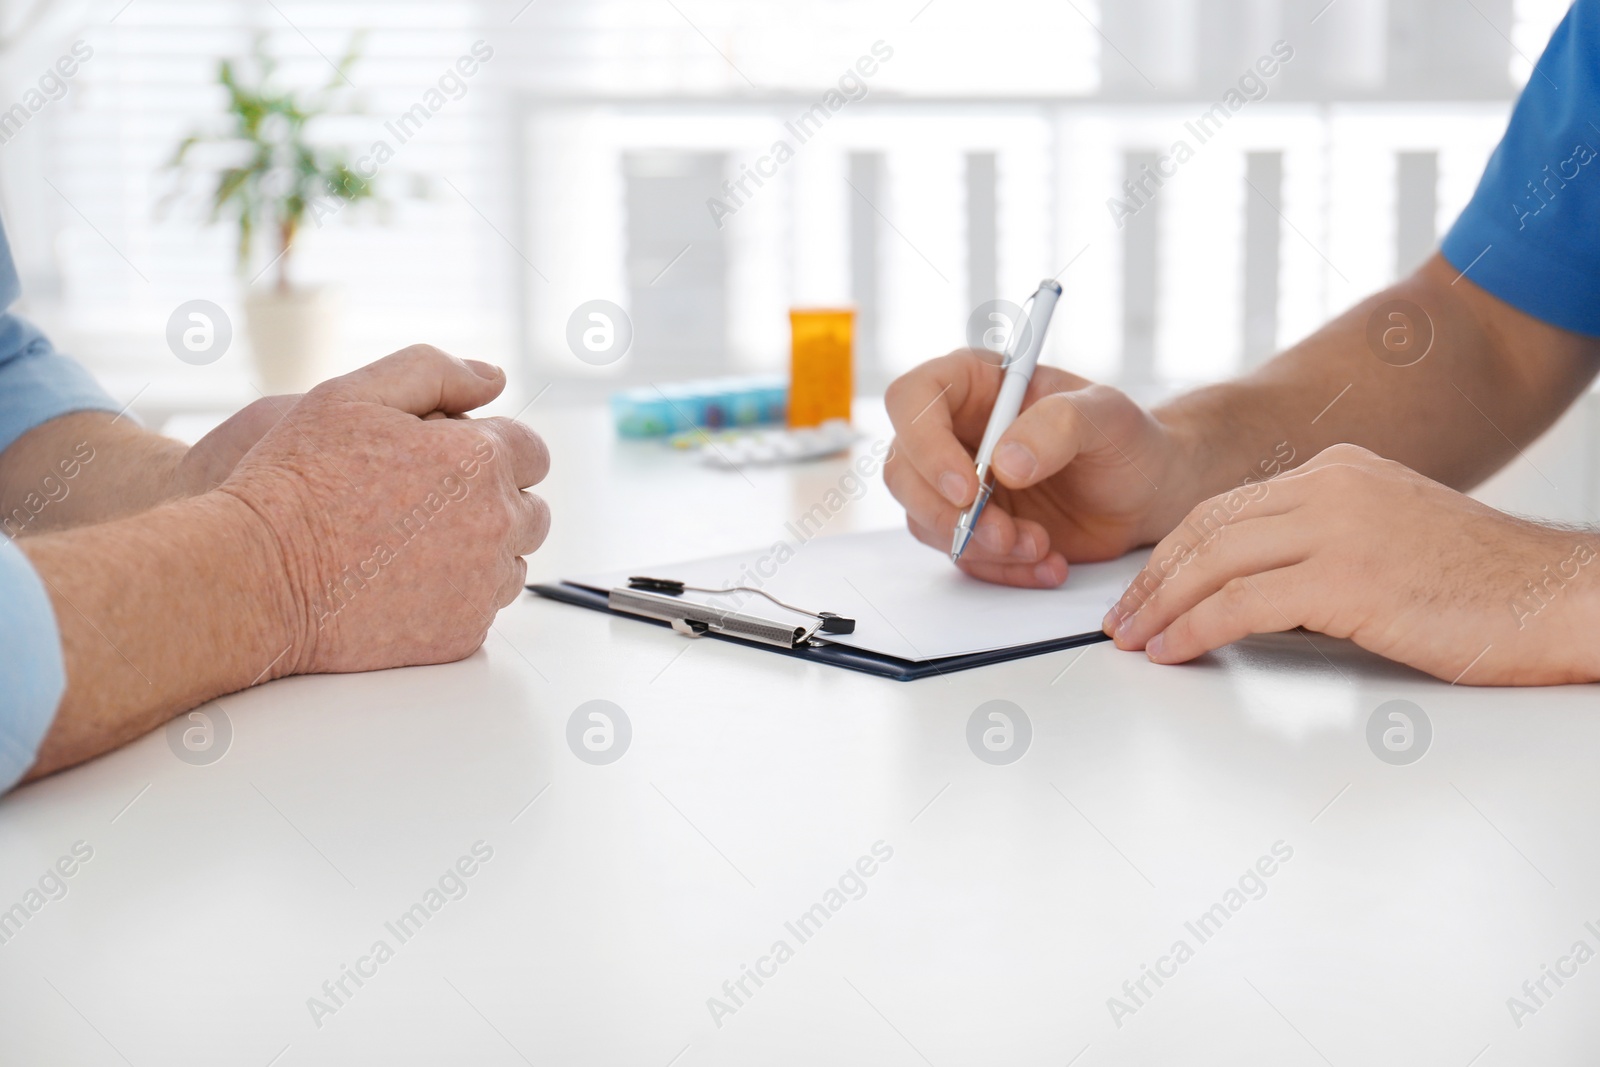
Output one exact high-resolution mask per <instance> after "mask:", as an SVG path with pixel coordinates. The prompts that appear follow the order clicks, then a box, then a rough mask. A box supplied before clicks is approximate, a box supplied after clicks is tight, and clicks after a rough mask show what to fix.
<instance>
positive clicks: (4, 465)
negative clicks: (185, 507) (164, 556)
mask: <svg viewBox="0 0 1600 1067" xmlns="http://www.w3.org/2000/svg"><path fill="white" fill-rule="evenodd" d="M186 451H187V448H186V447H185V446H184V445H182V444H180V443H179V442H177V441H173V440H171V439H169V438H166V437H162V436H161V435H159V434H154V433H151V432H150V431H148V430H145V429H144V428H142V427H140V426H138V425H136V424H135V423H133V422H132V421H131V420H129V419H117V418H114V417H113V416H112V415H110V414H108V413H106V412H103V411H81V412H75V413H73V414H70V415H63V416H61V417H60V418H58V419H52V420H50V421H49V422H46V423H44V424H43V425H40V426H36V427H34V428H33V429H32V430H29V431H28V432H27V433H25V434H23V435H22V436H21V437H20V438H18V439H17V441H16V442H15V443H14V444H12V446H11V447H10V448H8V449H6V450H5V452H3V453H0V531H3V532H4V533H5V535H6V536H9V537H20V536H31V535H34V534H39V533H44V532H47V531H50V530H63V529H67V528H68V527H72V526H79V525H83V524H85V523H91V522H105V521H107V520H110V519H115V518H119V517H121V516H124V515H130V514H133V513H135V512H139V511H143V510H144V509H146V508H150V507H154V506H156V505H157V504H160V503H163V502H165V501H167V500H171V499H173V498H175V497H176V496H177V495H178V490H177V488H176V485H175V482H174V478H173V473H174V471H175V470H176V469H177V466H178V463H179V461H180V460H181V459H182V458H183V456H184V453H185V452H186Z"/></svg>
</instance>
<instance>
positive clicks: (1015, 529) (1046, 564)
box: [884, 350, 1181, 588]
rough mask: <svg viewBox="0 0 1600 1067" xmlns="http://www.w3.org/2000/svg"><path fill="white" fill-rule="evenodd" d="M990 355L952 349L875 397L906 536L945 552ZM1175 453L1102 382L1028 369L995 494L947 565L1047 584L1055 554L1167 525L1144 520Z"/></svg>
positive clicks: (996, 374)
mask: <svg viewBox="0 0 1600 1067" xmlns="http://www.w3.org/2000/svg"><path fill="white" fill-rule="evenodd" d="M1000 381H1001V372H1000V369H999V366H998V365H997V363H996V357H995V356H994V354H993V353H980V352H977V351H973V350H963V351H959V352H953V353H951V354H950V355H948V356H943V357H941V358H939V359H935V360H930V361H929V362H927V363H924V364H922V365H921V366H919V367H917V368H915V369H913V370H911V371H909V372H907V373H906V374H904V375H902V376H901V377H900V378H898V379H896V380H895V381H894V382H893V383H892V384H891V385H890V386H889V389H888V392H887V393H886V394H885V396H884V403H885V405H886V406H887V407H888V409H889V418H890V420H891V421H892V422H893V423H894V428H895V441H894V451H893V453H892V455H891V457H890V459H889V461H888V463H887V464H885V467H884V481H885V483H886V484H887V485H888V487H889V491H890V492H891V493H893V494H894V497H895V499H896V500H898V501H900V503H901V504H902V505H904V507H905V509H906V525H907V526H908V527H910V529H911V532H912V533H913V534H914V535H916V537H917V539H918V540H920V541H922V542H923V543H925V544H927V545H930V546H931V547H933V548H936V549H938V550H939V551H940V552H944V553H948V552H949V551H950V540H951V537H952V535H953V534H954V532H955V524H956V518H957V516H958V515H959V514H960V512H961V509H962V508H964V507H965V506H967V505H968V504H970V503H971V502H972V501H973V499H974V498H975V497H976V495H977V492H978V479H977V475H976V473H975V472H974V470H973V454H974V453H975V452H976V451H977V448H978V443H979V442H980V441H981V440H982V439H983V431H984V428H985V426H986V425H987V424H988V421H989V413H990V412H991V411H992V410H993V408H994V402H995V398H996V396H997V395H998V394H999V391H1000ZM1180 451H1181V449H1180V446H1179V445H1178V444H1177V442H1176V441H1175V439H1174V437H1173V435H1172V433H1171V432H1170V431H1169V430H1168V429H1167V428H1166V427H1165V426H1163V425H1162V424H1161V423H1160V422H1158V421H1157V420H1156V418H1155V417H1154V416H1153V415H1151V414H1150V413H1149V412H1148V411H1146V410H1144V409H1143V408H1141V407H1140V406H1139V405H1137V404H1135V403H1134V402H1133V401H1132V400H1130V399H1129V398H1128V397H1127V396H1126V395H1124V394H1123V393H1121V392H1119V391H1118V390H1116V389H1113V388H1111V387H1110V386H1105V385H1096V384H1094V383H1091V382H1089V381H1087V380H1085V379H1083V378H1079V377H1078V376H1077V375H1074V374H1068V373H1067V372H1066V371H1062V370H1057V369H1056V368H1053V367H1039V368H1038V369H1037V370H1036V371H1035V372H1034V375H1033V380H1032V382H1031V383H1030V384H1029V386H1028V392H1027V394H1026V395H1025V396H1024V397H1023V401H1022V413H1021V415H1019V416H1018V418H1017V420H1016V422H1014V423H1013V424H1012V426H1011V428H1010V429H1009V430H1008V431H1006V434H1005V436H1004V437H1002V438H1001V439H1000V443H999V446H998V447H997V448H996V450H995V463H994V469H995V476H996V482H995V490H994V494H993V495H992V496H991V497H990V499H989V503H988V504H987V505H986V506H985V507H984V510H983V514H982V516H981V517H980V518H979V520H978V526H977V529H976V530H975V531H974V533H973V539H972V542H971V543H970V544H969V545H968V547H967V550H966V551H965V552H964V553H962V556H961V561H960V563H959V566H960V567H961V569H962V570H964V571H966V572H967V573H968V574H971V575H973V576H974V577H977V578H982V579H984V580H986V581H991V582H1002V583H1005V584H1007V585H1020V586H1031V587H1045V588H1048V587H1054V586H1058V585H1060V584H1061V583H1062V582H1063V581H1064V580H1065V579H1066V576H1067V560H1068V559H1071V560H1076V561H1085V562H1086V561H1091V560H1102V559H1112V558H1115V557H1116V556H1120V555H1121V554H1123V553H1124V552H1127V551H1128V550H1129V549H1131V548H1134V547H1136V546H1138V545H1141V544H1149V543H1150V542H1152V541H1154V540H1155V539H1156V538H1157V537H1159V536H1161V534H1163V533H1165V532H1166V531H1167V529H1169V528H1170V524H1168V525H1166V526H1163V525H1161V520H1160V518H1159V516H1157V515H1155V514H1154V512H1155V508H1156V504H1157V502H1158V490H1157V485H1158V484H1166V483H1167V482H1168V480H1169V477H1170V472H1171V470H1172V468H1173V466H1174V465H1175V463H1176V461H1177V459H1178V456H1179V453H1180Z"/></svg>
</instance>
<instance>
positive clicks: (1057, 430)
mask: <svg viewBox="0 0 1600 1067" xmlns="http://www.w3.org/2000/svg"><path fill="white" fill-rule="evenodd" d="M1143 418H1144V413H1143V411H1142V409H1141V408H1140V407H1139V405H1137V404H1135V403H1134V402H1133V401H1132V400H1131V399H1129V397H1128V396H1127V394H1125V393H1123V392H1121V391H1120V390H1117V389H1113V388H1112V387H1110V386H1108V385H1095V384H1087V383H1086V384H1085V386H1084V387H1083V388H1076V389H1070V390H1064V391H1061V392H1055V393H1050V394H1048V395H1046V396H1043V397H1040V398H1039V400H1038V401H1036V402H1035V403H1033V404H1032V405H1030V406H1029V407H1027V408H1026V409H1024V410H1023V412H1022V414H1021V415H1019V416H1017V421H1016V422H1014V423H1012V424H1011V427H1010V429H1008V430H1006V432H1005V434H1004V435H1003V436H1002V437H1001V438H1000V442H999V444H998V445H996V446H995V450H994V469H995V474H996V476H997V477H998V478H999V480H1000V482H1001V484H1003V485H1005V486H1007V487H1009V488H1012V489H1024V488H1026V487H1028V486H1030V485H1034V484H1035V483H1037V482H1042V481H1044V480H1045V479H1046V478H1048V477H1050V476H1051V475H1053V474H1055V473H1057V472H1058V471H1060V470H1061V469H1062V468H1063V467H1065V466H1066V465H1067V464H1069V463H1071V462H1072V461H1073V460H1074V459H1076V458H1077V457H1078V456H1079V455H1081V454H1083V453H1085V452H1093V451H1096V450H1098V449H1102V448H1106V447H1108V446H1109V447H1116V444H1115V441H1116V439H1117V438H1118V437H1119V436H1126V433H1127V431H1128V429H1129V427H1130V425H1136V424H1138V423H1140V422H1142V421H1143Z"/></svg>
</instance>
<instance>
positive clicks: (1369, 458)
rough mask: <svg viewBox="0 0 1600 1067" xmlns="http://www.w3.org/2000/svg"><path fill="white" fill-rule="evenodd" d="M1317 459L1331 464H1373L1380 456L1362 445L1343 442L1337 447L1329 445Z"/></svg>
mask: <svg viewBox="0 0 1600 1067" xmlns="http://www.w3.org/2000/svg"><path fill="white" fill-rule="evenodd" d="M1317 458H1318V459H1321V460H1325V461H1327V462H1329V463H1371V462H1373V461H1374V460H1376V459H1377V458H1378V456H1377V455H1376V454H1375V453H1373V452H1371V451H1369V450H1368V449H1365V448H1362V447H1361V446H1360V445H1355V444H1351V443H1350V442H1348V441H1341V442H1339V443H1338V444H1336V445H1329V446H1328V447H1327V448H1324V449H1323V450H1322V451H1321V452H1318V453H1317Z"/></svg>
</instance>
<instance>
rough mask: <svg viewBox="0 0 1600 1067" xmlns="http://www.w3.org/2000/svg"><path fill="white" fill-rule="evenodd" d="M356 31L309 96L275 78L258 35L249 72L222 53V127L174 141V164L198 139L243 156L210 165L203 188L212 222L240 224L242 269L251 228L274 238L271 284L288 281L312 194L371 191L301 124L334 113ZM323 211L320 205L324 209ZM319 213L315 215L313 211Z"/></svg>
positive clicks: (356, 48) (187, 157)
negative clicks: (207, 189) (212, 179)
mask: <svg viewBox="0 0 1600 1067" xmlns="http://www.w3.org/2000/svg"><path fill="white" fill-rule="evenodd" d="M360 47H361V35H360V34H356V35H354V36H352V37H351V40H350V45H349V47H348V48H347V49H346V51H345V54H344V56H343V57H342V58H341V59H340V61H339V63H338V65H337V68H336V70H335V72H334V74H333V76H332V77H330V78H329V79H328V81H327V82H326V83H325V84H324V85H322V86H321V87H320V88H318V89H317V90H316V91H315V92H314V93H313V94H311V95H310V97H309V98H302V96H301V95H300V94H298V93H297V92H296V91H295V90H293V89H282V88H278V87H276V86H275V85H274V75H275V74H276V72H277V63H276V61H275V60H274V59H273V58H272V56H271V55H270V54H269V53H268V52H267V49H266V37H265V35H264V34H262V35H258V36H257V37H256V39H255V43H254V45H253V47H252V49H251V56H250V63H249V64H248V66H249V68H250V72H251V75H253V76H242V75H241V64H240V63H239V62H238V61H236V60H233V59H224V60H222V61H221V62H220V63H219V64H218V65H217V84H218V85H220V86H222V88H223V89H225V90H226V91H227V98H228V104H227V116H228V118H229V119H230V120H231V121H230V123H229V126H230V128H229V129H228V130H227V131H226V132H222V133H212V132H206V131H197V132H195V133H192V134H190V135H189V136H188V137H185V138H184V139H183V140H182V141H181V142H179V144H178V147H177V149H176V151H175V152H174V153H173V156H172V162H171V164H170V166H171V167H173V168H182V167H184V166H185V165H187V164H189V163H190V162H191V160H192V157H193V156H194V154H195V151H194V150H195V148H196V146H198V145H202V144H212V145H218V146H222V147H223V148H224V149H225V150H226V149H229V148H231V149H233V150H234V151H235V152H236V153H237V158H238V159H240V160H242V162H239V163H236V164H234V165H228V166H221V167H216V168H215V173H216V184H215V187H214V188H213V189H212V192H211V195H210V205H211V213H210V219H211V221H212V222H218V221H220V220H222V219H224V218H233V219H235V220H236V221H237V223H238V226H239V271H240V273H241V274H243V273H245V272H246V271H247V270H248V269H249V265H250V263H251V254H252V251H253V248H254V242H255V239H256V236H257V235H258V234H269V235H272V237H273V238H275V239H276V243H277V247H276V248H274V249H272V252H273V254H274V256H275V258H276V260H277V264H278V285H279V287H280V288H287V287H288V286H289V273H288V265H289V259H290V251H291V249H292V245H293V243H294V236H295V234H296V233H297V232H298V231H299V229H300V226H301V224H302V223H303V222H304V220H305V215H306V212H307V211H308V210H310V209H311V207H312V205H313V204H314V203H316V202H317V201H318V200H326V199H328V198H337V199H339V200H342V201H344V202H345V203H355V202H357V201H360V200H367V199H372V198H373V197H374V189H373V183H372V182H371V181H370V180H368V179H363V178H361V177H360V176H359V175H357V174H356V173H355V172H353V171H352V170H351V169H350V167H349V163H348V158H347V156H346V154H345V153H344V152H343V151H340V150H338V149H333V148H329V147H325V146H322V145H318V144H315V143H313V142H312V141H311V139H310V138H309V136H308V127H309V126H310V125H311V124H312V123H313V122H314V121H315V120H316V119H318V118H321V117H322V116H324V115H327V114H330V113H333V112H334V111H335V105H336V104H337V103H338V101H339V98H340V96H341V95H342V94H344V93H345V92H346V91H347V90H349V89H353V88H354V86H353V84H352V83H351V82H350V79H349V71H350V70H351V69H352V68H353V67H354V66H355V64H356V62H357V60H358V59H359V57H360ZM323 213H327V209H326V208H324V209H323ZM319 217H320V215H319Z"/></svg>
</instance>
